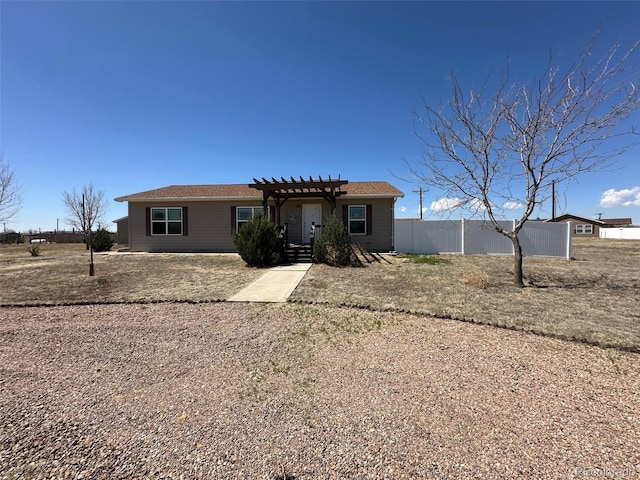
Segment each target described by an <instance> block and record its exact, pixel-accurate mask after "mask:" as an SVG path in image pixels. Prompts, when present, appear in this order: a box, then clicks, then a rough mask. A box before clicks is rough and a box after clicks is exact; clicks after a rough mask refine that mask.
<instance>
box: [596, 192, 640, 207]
mask: <svg viewBox="0 0 640 480" xmlns="http://www.w3.org/2000/svg"><path fill="white" fill-rule="evenodd" d="M600 206H601V207H620V206H622V207H631V206H640V187H633V188H623V189H622V190H615V189H613V188H610V189H609V190H607V191H606V192H604V193H603V194H602V197H601V198H600Z"/></svg>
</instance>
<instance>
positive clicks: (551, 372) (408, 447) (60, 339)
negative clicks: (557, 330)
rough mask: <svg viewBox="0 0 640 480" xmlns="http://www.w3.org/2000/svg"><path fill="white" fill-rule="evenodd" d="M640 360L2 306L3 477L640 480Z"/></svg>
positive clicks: (357, 317) (463, 341)
mask: <svg viewBox="0 0 640 480" xmlns="http://www.w3.org/2000/svg"><path fill="white" fill-rule="evenodd" d="M639 359H640V358H639V356H638V355H634V354H628V353H621V352H618V351H615V350H602V349H599V348H594V347H589V346H586V345H581V344H575V343H569V342H563V341H560V340H555V339H549V338H541V337H537V336H534V335H529V334H526V333H521V332H513V331H508V330H501V329H494V328H491V327H484V326H477V325H471V324H466V323H460V322H455V321H446V320H436V319H431V318H420V317H415V316H411V315H403V314H398V313H379V312H371V311H366V310H355V309H346V308H344V309H340V308H337V307H325V306H318V305H300V304H268V305H265V304H229V303H216V304H199V305H192V304H154V305H96V306H71V307H50V308H39V307H38V308H36V307H34V308H3V309H0V478H11V479H14V478H25V479H30V478H38V479H40V478H43V479H44V478H47V479H49V478H87V479H88V478H91V479H103V478H105V479H106V478H122V479H124V478H215V479H244V478H246V479H265V480H275V479H280V480H284V479H289V480H291V479H297V480H302V479H383V478H388V479H392V478H395V479H409V478H416V479H422V478H436V479H444V478H450V479H458V478H474V479H475V478H517V477H521V478H591V477H599V478H603V477H605V478H636V477H638V476H639V475H640V416H639V415H638V412H640V375H639V374H640V362H639V361H638V360H639Z"/></svg>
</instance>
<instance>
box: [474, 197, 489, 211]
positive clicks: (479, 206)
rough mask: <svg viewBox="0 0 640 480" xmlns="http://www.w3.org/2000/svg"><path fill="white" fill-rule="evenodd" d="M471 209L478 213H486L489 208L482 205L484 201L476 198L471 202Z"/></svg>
mask: <svg viewBox="0 0 640 480" xmlns="http://www.w3.org/2000/svg"><path fill="white" fill-rule="evenodd" d="M471 208H473V209H474V210H475V211H476V212H478V211H484V210H486V209H487V207H485V206H484V203H482V200H480V199H479V198H474V199H473V200H471Z"/></svg>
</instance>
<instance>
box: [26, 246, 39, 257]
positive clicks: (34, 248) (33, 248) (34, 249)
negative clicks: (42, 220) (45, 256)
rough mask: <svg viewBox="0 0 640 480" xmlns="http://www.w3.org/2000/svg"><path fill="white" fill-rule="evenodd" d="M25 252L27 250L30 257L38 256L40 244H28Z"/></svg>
mask: <svg viewBox="0 0 640 480" xmlns="http://www.w3.org/2000/svg"><path fill="white" fill-rule="evenodd" d="M27 252H29V253H30V254H31V256H32V257H39V256H40V245H38V244H37V243H36V244H34V245H29V246H28V247H27Z"/></svg>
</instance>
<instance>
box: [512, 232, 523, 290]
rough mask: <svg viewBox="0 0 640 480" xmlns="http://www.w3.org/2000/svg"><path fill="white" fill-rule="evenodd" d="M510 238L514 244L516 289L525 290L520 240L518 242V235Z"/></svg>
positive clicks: (514, 279) (514, 280) (514, 281)
mask: <svg viewBox="0 0 640 480" xmlns="http://www.w3.org/2000/svg"><path fill="white" fill-rule="evenodd" d="M509 238H510V239H511V243H513V284H514V285H515V286H516V287H519V288H524V282H523V281H522V247H521V246H520V240H518V235H517V234H515V235H513V236H510V237H509Z"/></svg>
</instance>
